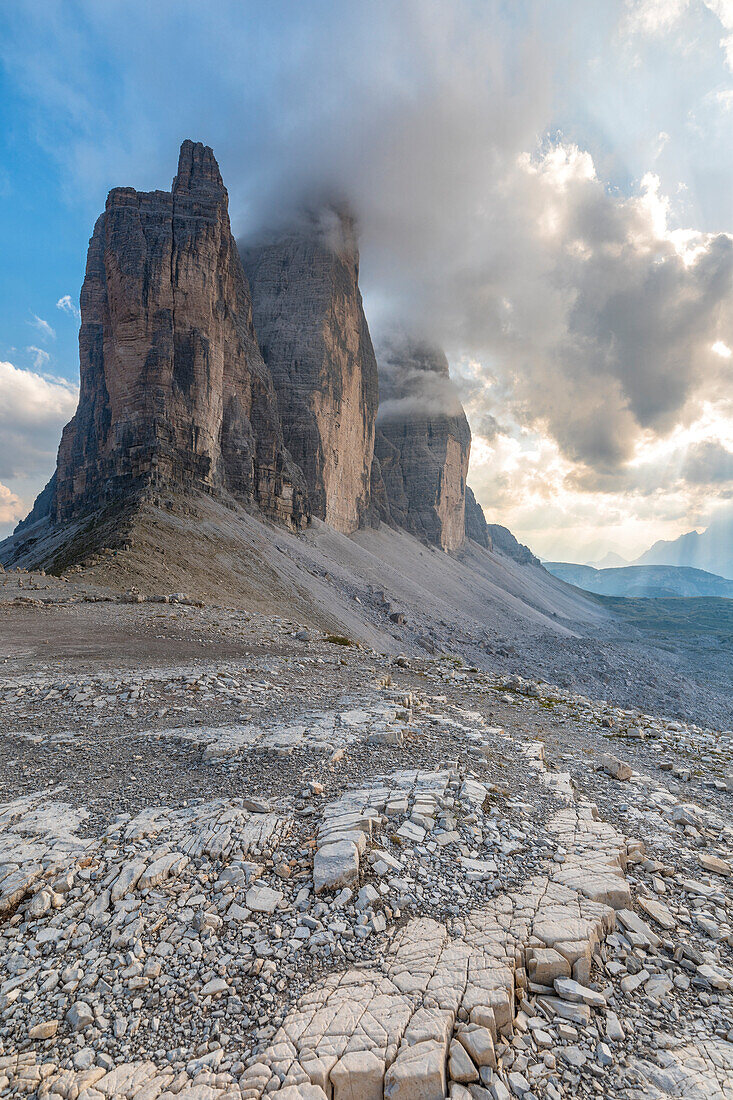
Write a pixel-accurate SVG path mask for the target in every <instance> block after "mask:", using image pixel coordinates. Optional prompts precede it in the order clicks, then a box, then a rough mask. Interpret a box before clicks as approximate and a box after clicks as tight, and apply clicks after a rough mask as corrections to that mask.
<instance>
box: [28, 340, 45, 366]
mask: <svg viewBox="0 0 733 1100" xmlns="http://www.w3.org/2000/svg"><path fill="white" fill-rule="evenodd" d="M25 350H26V351H28V352H30V353H31V355H32V356H33V366H34V367H35V368H36V370H41V369H42V368H43V367H45V365H46V363H48V362H49V361H50V359H51V356H50V355H49V354H48V352H47V351H44V350H43V348H37V347H34V346H33V344H31V345H30V347H27V348H26V349H25Z"/></svg>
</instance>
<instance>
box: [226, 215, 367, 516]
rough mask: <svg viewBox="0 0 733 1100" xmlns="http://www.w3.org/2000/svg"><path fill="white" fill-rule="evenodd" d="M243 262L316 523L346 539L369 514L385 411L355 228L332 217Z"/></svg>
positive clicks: (248, 254) (254, 250)
mask: <svg viewBox="0 0 733 1100" xmlns="http://www.w3.org/2000/svg"><path fill="white" fill-rule="evenodd" d="M241 252H242V259H243V262H244V267H245V271H246V272H247V276H248V278H249V281H250V285H251V288H252V301H253V306H254V323H255V330H256V332H257V337H258V340H259V343H260V348H261V350H262V354H263V356H264V359H265V362H266V363H267V366H268V367H269V369H270V371H271V373H272V377H273V380H274V383H275V387H276V389H277V392H278V397H279V401H280V411H281V417H282V424H283V432H284V436H285V441H286V444H287V446H288V449H289V451H290V453H291V454H292V456H293V458H294V460H295V461H296V462H297V463H298V464H299V465H300V467H301V468H302V470H303V473H304V475H305V479H306V484H307V487H308V495H309V501H310V506H311V509H312V513H313V515H315V516H318V517H319V518H320V519H323V520H325V521H326V523H328V524H330V525H331V526H332V527H335V528H337V529H338V530H339V531H343V532H346V533H349V532H351V531H354V530H356V528H357V527H359V526H361V525H362V524H364V523H365V522H367V521H368V518H369V516H370V512H371V504H370V480H371V469H372V460H373V457H374V423H375V418H376V413H377V404H378V381H377V362H376V358H375V356H374V349H373V347H372V341H371V337H370V335H369V328H368V325H367V322H366V317H365V315H364V310H363V307H362V300H361V293H360V291H359V253H358V249H357V243H356V234H355V229H354V221H353V218H352V217H351V216H350V215H349V214H348V212H345V211H344V210H334V209H331V208H328V209H325V210H323V211H320V212H318V213H316V214H310V215H307V216H304V217H303V219H302V221H301V222H300V224H299V225H297V226H296V227H294V228H291V229H289V230H287V231H284V232H281V233H279V234H278V235H276V236H274V237H273V238H270V239H268V240H265V241H263V242H260V243H258V244H257V245H251V246H248V247H242V249H241Z"/></svg>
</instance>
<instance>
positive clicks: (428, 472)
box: [375, 337, 471, 550]
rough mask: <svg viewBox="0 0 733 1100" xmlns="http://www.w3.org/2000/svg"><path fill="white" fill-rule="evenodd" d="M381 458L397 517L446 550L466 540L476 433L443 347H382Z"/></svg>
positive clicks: (403, 341) (401, 341)
mask: <svg viewBox="0 0 733 1100" xmlns="http://www.w3.org/2000/svg"><path fill="white" fill-rule="evenodd" d="M379 372H380V373H379V383H380V405H379V415H378V418H377V439H376V443H375V454H376V457H377V459H378V461H379V465H380V472H381V475H382V479H383V483H384V487H385V490H386V496H387V500H388V503H389V518H390V519H391V521H392V522H393V523H395V524H397V526H400V527H404V528H405V529H406V530H408V531H410V532H411V533H412V534H414V535H417V537H418V538H422V539H424V540H426V541H427V542H430V543H433V544H434V545H435V546H439V547H441V548H442V549H443V550H457V549H458V548H459V547H460V546H461V545H462V544H463V542H464V539H465V537H466V526H465V507H466V474H467V473H468V460H469V454H470V451H471V430H470V428H469V426H468V421H467V420H466V415H465V413H464V411H463V406H462V405H461V402H460V400H459V398H458V394H457V391H456V389H455V387H454V385H453V383H452V382H451V379H450V375H449V371H448V360H447V359H446V357H445V355H444V353H443V352H442V351H440V349H438V348H435V347H432V346H431V345H429V344H427V343H423V342H420V341H416V340H412V339H409V338H406V337H399V338H395V339H393V340H392V341H390V342H389V343H385V344H384V345H383V347H382V348H380V355H379Z"/></svg>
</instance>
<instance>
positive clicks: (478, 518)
mask: <svg viewBox="0 0 733 1100" xmlns="http://www.w3.org/2000/svg"><path fill="white" fill-rule="evenodd" d="M466 538H467V539H473V541H474V542H477V543H478V544H479V545H480V546H483V547H484V548H485V549H486V550H490V549H491V536H490V535H489V528H488V525H487V523H486V516H485V515H484V510H483V508H482V507H481V505H480V504H479V502H478V501H477V500H476V497H475V496H474V495H473V489H472V488H471V486H470V485H467V486H466Z"/></svg>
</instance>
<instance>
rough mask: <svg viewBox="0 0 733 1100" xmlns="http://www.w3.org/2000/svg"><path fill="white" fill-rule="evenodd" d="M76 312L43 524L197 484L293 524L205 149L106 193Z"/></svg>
mask: <svg viewBox="0 0 733 1100" xmlns="http://www.w3.org/2000/svg"><path fill="white" fill-rule="evenodd" d="M81 314H82V323H81V331H80V334H79V351H80V362H81V390H80V398H79V407H78V409H77V412H76V414H75V416H74V418H73V419H72V420H71V422H70V423H69V424H68V425H67V426H66V428H65V429H64V433H63V437H62V440H61V446H60V448H59V456H58V467H57V472H56V475H55V486H54V488H53V490H52V499H51V500H50V502H48V503H49V507H50V514H51V517H52V519H54V520H55V521H59V522H63V521H65V520H67V519H69V518H71V517H72V516H73V515H75V514H77V513H78V512H79V511H81V510H84V509H87V508H89V507H90V506H91V507H98V506H100V505H104V504H105V503H107V502H110V501H114V502H118V501H120V500H121V499H124V498H130V497H135V496H138V495H140V494H142V493H144V492H145V491H146V490H151V491H153V492H155V491H164V490H166V489H170V488H173V489H175V488H183V489H191V488H198V489H203V490H205V491H208V492H215V491H217V490H224V491H227V492H229V493H232V494H234V495H235V496H237V497H239V498H242V499H244V500H246V501H251V502H252V503H254V504H256V505H257V506H258V507H259V508H261V509H262V511H263V512H265V513H266V514H267V515H270V516H273V517H275V518H278V519H281V520H284V521H287V522H290V523H292V524H294V525H295V526H298V525H300V524H301V522H302V521H303V519H304V517H305V515H306V504H305V495H304V486H303V480H302V476H301V474H300V472H299V471H298V470H297V468H296V467H295V465H294V464H293V463H292V461H291V459H290V457H289V455H288V454H287V451H286V449H285V446H284V444H283V438H282V431H281V428H280V423H279V415H278V408H277V398H276V395H275V390H274V387H273V385H272V380H271V378H270V375H269V372H268V371H267V368H266V367H265V364H264V363H263V361H262V357H261V355H260V352H259V349H258V347H257V341H256V338H255V335H254V327H253V323H252V305H251V300H250V297H249V289H248V286H247V281H246V278H245V276H244V272H243V270H242V265H241V261H240V258H239V254H238V252H237V248H236V244H235V241H234V238H233V236H232V233H231V230H230V226H229V215H228V196H227V192H226V189H225V187H224V184H223V182H222V178H221V175H220V173H219V167H218V165H217V163H216V160H215V158H214V154H213V153H212V151H211V149H210V148H208V147H207V146H204V145H201V144H194V143H193V142H191V141H185V142H184V143H183V145H182V146H181V152H180V160H179V164H178V174H177V175H176V177H175V179H174V181H173V187H172V190H171V191H170V192H168V191H152V192H138V191H135V190H133V189H132V188H129V187H121V188H115V189H114V190H113V191H111V192H110V194H109V197H108V199H107V205H106V209H105V212H104V213H103V214H102V215H101V217H100V218H99V219H98V221H97V224H96V226H95V228H94V235H93V236H92V239H91V241H90V244H89V253H88V258H87V269H86V277H85V279H84V285H83V287H82V292H81Z"/></svg>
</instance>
